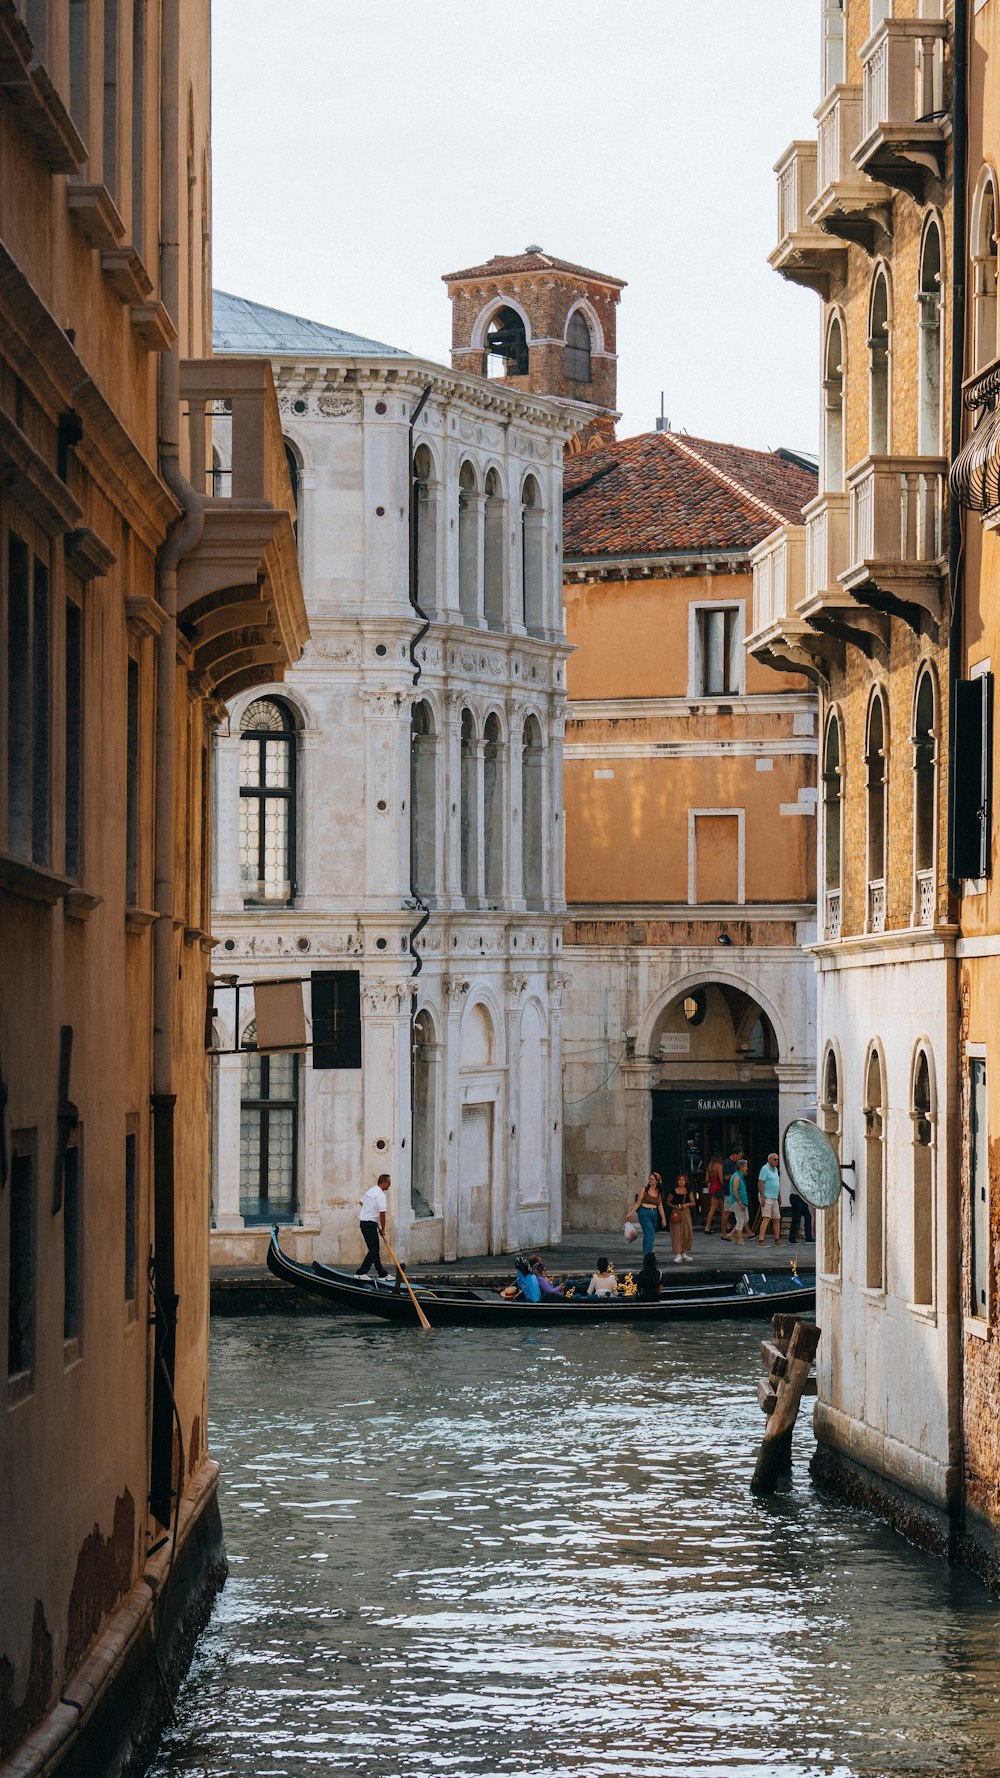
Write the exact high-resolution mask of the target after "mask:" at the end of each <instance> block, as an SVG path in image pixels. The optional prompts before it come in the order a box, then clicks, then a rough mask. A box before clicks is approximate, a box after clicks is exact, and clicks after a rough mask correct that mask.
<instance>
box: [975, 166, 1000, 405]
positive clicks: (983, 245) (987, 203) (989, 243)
mask: <svg viewBox="0 0 1000 1778" xmlns="http://www.w3.org/2000/svg"><path fill="white" fill-rule="evenodd" d="M972 327H973V345H974V352H975V364H976V369H977V370H983V369H984V367H985V366H986V365H987V364H992V362H993V360H994V358H995V357H996V356H997V343H998V342H997V195H996V184H995V181H994V176H993V172H992V169H990V168H989V167H985V168H984V169H983V171H982V173H981V174H980V176H979V188H978V190H977V192H976V198H975V202H974V204H973V208H972Z"/></svg>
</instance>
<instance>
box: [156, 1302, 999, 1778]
mask: <svg viewBox="0 0 1000 1778" xmlns="http://www.w3.org/2000/svg"><path fill="white" fill-rule="evenodd" d="M765 1331H766V1328H765V1327H764V1326H763V1325H761V1326H756V1325H755V1326H732V1325H726V1324H725V1323H719V1324H718V1325H717V1326H715V1327H711V1326H709V1327H704V1326H701V1327H673V1328H669V1329H663V1330H659V1331H653V1330H649V1329H647V1330H643V1329H635V1330H632V1331H630V1330H628V1329H619V1328H592V1329H590V1330H586V1329H572V1328H567V1329H566V1330H564V1331H559V1330H553V1331H550V1330H548V1329H544V1330H541V1331H539V1332H529V1331H527V1330H525V1331H524V1332H523V1333H522V1334H521V1336H520V1337H518V1336H517V1334H516V1332H508V1330H506V1329H501V1330H498V1331H496V1332H492V1331H488V1330H486V1331H476V1332H460V1331H457V1330H453V1331H448V1332H436V1333H433V1334H429V1335H423V1336H421V1335H418V1334H417V1333H411V1332H410V1331H409V1330H407V1329H403V1328H395V1327H391V1326H387V1327H371V1328H369V1327H366V1326H365V1325H364V1324H361V1323H353V1322H350V1321H348V1320H343V1321H338V1320H334V1319H331V1320H329V1321H327V1320H323V1319H312V1318H309V1319H305V1318H300V1317H297V1316H295V1317H292V1316H289V1317H287V1318H284V1317H279V1316H274V1317H270V1318H267V1319H261V1320H252V1321H251V1320H246V1321H241V1320H224V1321H220V1322H217V1323H216V1324H215V1326H214V1330H213V1336H212V1337H213V1372H212V1418H213V1428H212V1443H213V1449H214V1452H215V1454H216V1456H217V1457H218V1458H219V1459H220V1460H221V1462H222V1466H223V1474H224V1488H223V1513H224V1518H225V1525H226V1542H227V1547H228V1552H229V1560H230V1564H231V1573H230V1579H229V1583H228V1585H227V1587H226V1589H225V1592H224V1593H223V1594H222V1595H221V1597H220V1599H219V1602H218V1604H217V1607H216V1610H215V1614H214V1616H213V1619H212V1622H211V1625H210V1627H209V1630H208V1631H207V1633H206V1635H205V1638H204V1640H203V1642H202V1644H201V1645H200V1648H199V1651H198V1654H197V1656H196V1659H195V1663H194V1666H193V1668H192V1671H191V1675H190V1678H189V1681H188V1684H187V1686H186V1688H185V1691H184V1693H183V1695H182V1698H181V1701H180V1705H179V1711H178V1720H177V1723H176V1725H175V1727H174V1729H173V1731H172V1732H171V1734H170V1735H169V1737H168V1739H167V1740H166V1741H165V1743H164V1746H163V1749H162V1752H161V1756H160V1759H159V1761H158V1763H157V1765H156V1766H155V1768H154V1771H155V1773H156V1774H157V1778H180V1775H181V1774H184V1775H186V1778H228V1775H230V1774H231V1775H232V1778H244V1775H248V1774H253V1775H254V1778H258V1775H261V1778H263V1775H265V1774H266V1775H267V1778H305V1775H306V1774H308V1775H309V1778H316V1775H317V1774H319V1773H328V1772H329V1773H340V1772H347V1773H352V1774H355V1773H356V1774H359V1775H361V1778H369V1775H374V1774H376V1773H378V1774H379V1775H380V1778H394V1775H396V1774H399V1775H400V1778H404V1775H405V1778H423V1775H424V1774H448V1775H449V1778H500V1775H501V1774H508V1773H510V1774H514V1775H515V1778H519V1775H521V1774H528V1773H530V1774H532V1778H549V1775H550V1774H551V1775H552V1778H556V1775H557V1774H558V1778H576V1775H580V1778H602V1775H603V1774H612V1773H613V1774H615V1778H631V1775H632V1774H640V1773H641V1774H643V1775H644V1778H648V1775H652V1774H669V1773H686V1774H694V1775H699V1774H718V1775H727V1774H738V1778H777V1775H779V1774H780V1775H781V1778H818V1775H819V1774H823V1775H824V1778H848V1775H849V1774H850V1775H853V1774H884V1775H890V1774H891V1775H893V1778H895V1775H896V1774H900V1775H902V1774H907V1775H908V1778H917V1775H920V1778H923V1775H924V1774H929V1773H931V1772H934V1773H938V1772H940V1773H954V1774H961V1775H962V1778H965V1775H966V1774H972V1773H976V1774H977V1775H985V1774H996V1773H998V1772H1000V1752H998V1751H997V1749H998V1742H1000V1687H998V1677H1000V1664H998V1646H1000V1645H998V1630H1000V1614H998V1610H997V1607H996V1606H995V1604H994V1603H993V1602H992V1601H991V1600H990V1599H989V1597H988V1596H987V1594H986V1593H985V1592H984V1591H983V1590H981V1589H980V1588H979V1587H978V1585H977V1584H976V1583H975V1582H973V1581H972V1580H971V1579H970V1578H969V1577H968V1576H966V1575H964V1574H963V1573H962V1572H961V1571H959V1570H955V1569H949V1568H948V1567H946V1566H945V1565H944V1564H943V1563H938V1562H935V1561H932V1560H931V1559H929V1558H925V1557H922V1556H920V1555H919V1554H917V1553H915V1552H914V1551H912V1550H910V1549H908V1548H907V1547H906V1545H904V1544H903V1543H902V1542H900V1541H899V1540H898V1539H896V1538H894V1537H893V1536H892V1535H891V1534H890V1533H888V1532H886V1531H884V1530H882V1529H881V1528H880V1527H879V1526H878V1525H877V1524H876V1523H875V1522H874V1521H869V1520H865V1519H862V1518H859V1517H857V1516H856V1515H854V1514H852V1513H850V1512H848V1511H847V1510H846V1509H840V1508H837V1507H831V1506H829V1505H827V1504H825V1503H823V1502H821V1501H820V1499H819V1498H818V1497H817V1496H816V1495H815V1494H814V1492H813V1490H812V1488H811V1486H810V1483H809V1480H808V1476H807V1473H806V1467H805V1462H804V1460H803V1458H802V1457H800V1458H799V1460H798V1463H797V1467H796V1471H795V1476H794V1481H793V1485H792V1488H791V1490H790V1491H789V1492H788V1493H786V1494H784V1495H782V1496H780V1497H779V1498H777V1499H775V1500H774V1501H773V1502H771V1503H766V1504H762V1503H758V1502H754V1501H752V1500H751V1499H750V1497H749V1495H748V1493H747V1478H748V1474H749V1471H750V1468H751V1467H752V1455H753V1451H754V1447H755V1441H756V1440H757V1439H759V1437H760V1432H761V1424H762V1422H761V1417H760V1413H759V1410H758V1409H757V1406H756V1389H755V1382H756V1375H757V1372H758V1370H759V1364H758V1361H757V1345H758V1342H759V1340H760V1338H761V1336H762V1333H763V1332H765ZM809 1442H810V1441H809V1440H808V1438H807V1437H803V1438H802V1439H801V1440H800V1450H801V1451H802V1452H803V1454H804V1453H805V1452H806V1451H807V1448H808V1444H809Z"/></svg>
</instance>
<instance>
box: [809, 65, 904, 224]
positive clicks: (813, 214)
mask: <svg viewBox="0 0 1000 1778" xmlns="http://www.w3.org/2000/svg"><path fill="white" fill-rule="evenodd" d="M861 108H862V101H861V88H860V86H835V87H834V88H833V90H832V91H831V92H830V93H828V94H827V97H826V98H825V99H824V101H823V103H822V105H821V106H820V108H819V110H818V111H817V113H816V122H817V126H818V134H817V160H816V197H815V199H814V201H813V203H812V204H811V205H810V207H809V216H810V219H811V220H812V221H813V222H815V223H816V224H817V225H818V226H819V227H820V228H822V229H824V230H825V231H826V232H827V233H828V234H832V235H837V236H838V237H839V238H840V239H841V240H845V241H855V242H857V243H858V244H859V245H860V246H862V247H864V248H866V250H867V251H868V252H869V253H874V252H875V251H876V249H877V248H878V247H879V246H881V244H882V242H883V240H884V238H885V236H886V235H887V234H888V232H889V227H890V211H889V205H890V202H891V199H892V193H891V191H890V190H889V188H888V187H887V186H885V185H879V184H877V183H876V182H875V181H874V180H872V179H869V178H867V177H866V176H865V174H864V173H862V172H861V171H860V170H859V169H858V167H857V165H856V163H855V161H854V160H853V158H852V156H853V151H854V149H855V148H856V147H857V145H858V143H859V141H860V140H861Z"/></svg>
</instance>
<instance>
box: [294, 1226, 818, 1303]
mask: <svg viewBox="0 0 1000 1778" xmlns="http://www.w3.org/2000/svg"><path fill="white" fill-rule="evenodd" d="M267 1264H268V1270H269V1271H271V1272H272V1273H273V1274H274V1276H275V1277H276V1278H280V1279H282V1281H283V1282H284V1283H286V1284H291V1285H293V1286H294V1287H295V1288H296V1289H298V1290H305V1291H308V1292H309V1294H310V1295H311V1296H315V1297H318V1298H320V1299H321V1300H322V1301H323V1302H326V1303H329V1305H330V1307H331V1308H337V1309H341V1310H346V1311H347V1313H348V1314H354V1315H364V1316H368V1317H375V1318H376V1319H377V1320H381V1321H400V1322H404V1323H406V1324H407V1325H409V1324H411V1323H412V1324H413V1325H416V1319H417V1318H416V1314H415V1312H414V1308H413V1304H412V1302H411V1301H410V1298H409V1296H408V1295H407V1293H406V1291H405V1290H404V1289H403V1287H402V1286H401V1285H399V1284H398V1283H393V1284H380V1285H376V1284H375V1283H374V1282H373V1281H372V1280H370V1279H368V1278H358V1277H355V1275H354V1274H353V1273H351V1272H339V1271H337V1270H336V1269H335V1268H334V1267H332V1266H323V1265H320V1264H319V1263H318V1262H314V1264H313V1265H311V1266H304V1265H300V1263H299V1262H298V1261H297V1260H294V1259H289V1257H288V1255H287V1254H286V1253H282V1251H281V1248H280V1246H279V1245H278V1236H277V1230H272V1232H271V1241H270V1245H269V1247H268V1250H267ZM414 1289H415V1290H416V1292H417V1294H418V1296H419V1298H420V1305H421V1308H422V1309H423V1311H424V1313H425V1315H426V1316H427V1318H428V1320H429V1321H430V1322H431V1323H432V1324H433V1325H434V1326H436V1327H498V1326H511V1327H514V1326H517V1327H527V1326H539V1325H543V1324H544V1325H546V1326H547V1325H549V1324H552V1323H558V1324H559V1325H563V1324H569V1323H574V1324H579V1323H580V1322H591V1321H601V1322H607V1321H622V1322H628V1323H629V1324H630V1325H631V1323H632V1322H642V1323H647V1322H655V1323H659V1322H662V1321H699V1320H703V1321H708V1320H715V1319H717V1318H719V1317H723V1316H724V1317H727V1318H728V1317H755V1318H758V1319H759V1318H761V1317H763V1316H767V1315H772V1314H777V1313H782V1314H792V1315H798V1314H803V1315H808V1314H811V1313H812V1311H813V1310H814V1309H815V1307H816V1287H815V1284H814V1282H813V1281H812V1280H808V1281H806V1280H802V1281H801V1282H799V1281H798V1280H797V1279H796V1280H793V1279H792V1277H791V1275H790V1274H788V1273H781V1274H775V1273H765V1272H754V1273H743V1274H742V1275H741V1276H740V1277H737V1278H729V1279H726V1280H724V1281H723V1282H721V1283H718V1284H712V1285H698V1284H695V1283H692V1284H688V1285H681V1284H677V1285H666V1286H665V1287H664V1289H663V1292H662V1294H661V1295H660V1297H659V1298H658V1299H657V1301H656V1302H654V1303H647V1302H640V1301H639V1299H638V1298H637V1297H571V1298H569V1299H568V1300H566V1299H563V1298H561V1297H554V1298H550V1299H549V1300H548V1301H547V1302H540V1303H527V1302H524V1301H522V1300H521V1299H519V1298H518V1299H515V1300H513V1301H511V1300H508V1299H507V1298H505V1297H502V1296H500V1295H499V1294H498V1293H497V1292H496V1291H491V1290H473V1289H466V1288H462V1287H460V1286H455V1285H434V1286H433V1287H432V1286H430V1285H420V1284H415V1285H414Z"/></svg>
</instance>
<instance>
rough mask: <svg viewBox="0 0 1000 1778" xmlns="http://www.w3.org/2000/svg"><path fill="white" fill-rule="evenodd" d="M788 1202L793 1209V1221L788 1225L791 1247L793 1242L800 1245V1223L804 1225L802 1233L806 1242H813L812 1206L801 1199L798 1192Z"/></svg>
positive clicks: (792, 1194)
mask: <svg viewBox="0 0 1000 1778" xmlns="http://www.w3.org/2000/svg"><path fill="white" fill-rule="evenodd" d="M788 1201H789V1203H790V1205H791V1207H792V1214H791V1220H790V1222H789V1225H788V1245H789V1247H791V1245H792V1243H793V1242H794V1243H795V1245H796V1246H797V1245H798V1239H799V1223H800V1222H801V1223H802V1232H803V1234H804V1235H805V1238H806V1240H807V1241H811V1240H812V1238H813V1220H812V1210H811V1208H810V1206H809V1205H808V1204H807V1203H806V1201H805V1198H800V1196H799V1194H798V1192H792V1193H791V1195H790V1197H789V1200H788Z"/></svg>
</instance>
